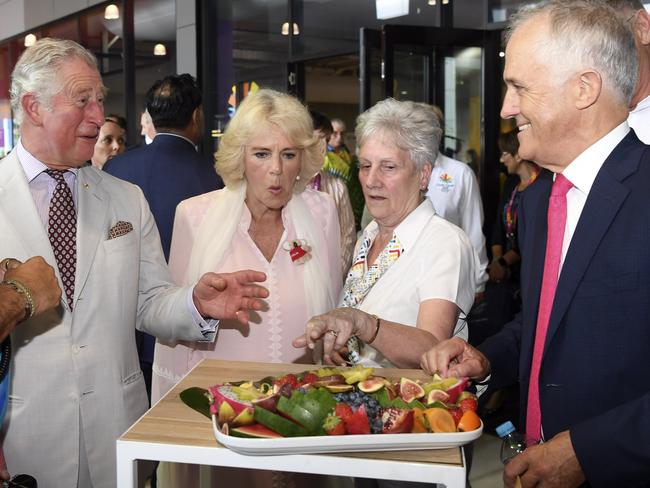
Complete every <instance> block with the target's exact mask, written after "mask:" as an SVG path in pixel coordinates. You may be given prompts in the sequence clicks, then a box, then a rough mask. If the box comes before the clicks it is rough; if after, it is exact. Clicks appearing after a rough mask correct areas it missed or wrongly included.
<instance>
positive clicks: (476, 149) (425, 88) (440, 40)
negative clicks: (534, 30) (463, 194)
mask: <svg viewBox="0 0 650 488" xmlns="http://www.w3.org/2000/svg"><path fill="white" fill-rule="evenodd" d="M360 39H361V43H360V56H359V59H360V67H359V73H360V98H359V100H360V107H359V108H360V110H362V111H363V110H366V109H367V108H369V107H370V106H372V105H373V104H374V103H376V102H377V101H378V100H381V99H383V98H386V97H393V98H395V99H398V100H412V101H416V102H425V103H430V104H435V105H438V106H439V107H440V108H441V109H442V111H443V113H444V115H445V138H444V141H443V143H442V150H443V151H444V152H445V154H447V155H448V156H450V157H453V158H455V159H458V160H461V161H466V162H468V163H471V164H473V165H475V167H476V172H477V176H478V178H479V183H480V186H481V192H482V196H483V202H484V206H485V210H486V223H488V222H491V217H492V216H491V215H490V210H489V209H491V208H493V207H494V208H496V204H497V202H498V198H499V195H498V191H499V190H498V188H499V186H498V171H499V161H498V156H499V153H498V149H497V138H498V134H499V123H500V119H499V105H500V100H501V81H500V79H501V73H502V66H501V61H500V58H499V50H500V49H499V48H500V32H499V31H483V30H473V29H447V28H440V27H424V26H404V25H386V26H384V27H383V28H382V30H381V31H379V30H372V29H361V36H360Z"/></svg>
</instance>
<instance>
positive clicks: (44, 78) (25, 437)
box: [0, 38, 268, 488]
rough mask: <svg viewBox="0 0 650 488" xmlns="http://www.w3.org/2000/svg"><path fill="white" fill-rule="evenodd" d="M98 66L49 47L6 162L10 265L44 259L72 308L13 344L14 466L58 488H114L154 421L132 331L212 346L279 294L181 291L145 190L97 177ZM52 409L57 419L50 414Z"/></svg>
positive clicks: (254, 277) (80, 53)
mask: <svg viewBox="0 0 650 488" xmlns="http://www.w3.org/2000/svg"><path fill="white" fill-rule="evenodd" d="M105 91H106V89H105V87H104V85H103V83H102V80H101V77H100V74H99V71H98V70H97V62H96V59H95V57H94V56H93V55H92V53H90V52H89V51H87V50H86V49H84V48H83V47H81V46H80V45H79V44H77V43H75V42H73V41H69V40H57V39H49V38H43V39H40V40H39V41H37V42H36V43H35V44H34V45H33V46H31V47H29V48H27V49H26V50H25V51H24V52H23V54H22V55H21V57H20V59H19V60H18V62H17V64H16V66H15V68H14V71H13V73H12V85H11V103H12V109H13V112H14V114H15V116H16V118H17V119H18V121H19V123H20V133H21V137H20V139H19V141H18V144H17V146H16V148H15V149H14V150H13V151H12V152H11V153H10V154H9V155H8V156H7V157H5V158H4V159H2V160H1V161H0V185H1V186H2V192H1V193H0V224H1V226H2V228H3V229H7V228H9V229H13V230H14V231H13V232H11V233H10V232H7V233H4V234H3V236H2V239H1V240H0V255H3V256H13V257H15V258H16V259H18V260H25V259H27V257H29V256H32V255H40V256H43V258H44V259H45V260H46V261H47V263H48V264H50V265H51V266H53V267H55V266H56V268H55V269H58V276H57V277H58V281H59V285H60V287H61V289H62V291H63V297H64V300H62V301H61V304H60V305H59V306H58V307H57V308H55V309H53V310H50V311H47V312H44V313H42V314H40V315H38V316H34V317H32V318H31V319H29V320H26V321H25V322H24V323H22V324H21V325H20V327H16V328H15V329H14V331H13V333H12V344H13V347H14V350H15V355H14V360H13V363H12V367H13V373H12V374H13V377H12V384H11V396H10V404H9V408H8V411H7V418H6V419H5V423H4V425H3V433H4V450H5V455H6V460H7V465H8V466H9V469H10V470H13V471H14V472H19V473H20V472H23V473H30V474H31V475H33V476H35V477H36V479H38V480H47V481H46V482H47V483H48V484H49V485H52V486H65V487H75V486H78V487H83V488H85V487H88V486H93V487H95V488H99V487H112V486H115V483H116V479H115V478H116V463H115V440H116V439H117V437H118V436H119V435H121V434H122V433H123V432H124V431H125V430H126V429H127V427H128V426H130V425H131V424H133V422H134V421H135V420H136V419H137V418H139V417H140V416H141V415H142V414H143V413H144V412H145V410H146V409H147V405H148V403H147V397H146V392H145V388H144V380H143V378H142V372H141V371H140V366H139V363H138V357H137V354H136V349H135V341H134V336H133V331H134V329H135V328H136V327H138V328H141V329H144V330H147V331H149V332H151V333H153V334H157V335H161V336H162V337H164V338H166V339H167V340H171V339H172V338H174V337H179V338H184V339H188V340H212V339H213V338H214V336H215V333H216V332H215V331H216V327H217V325H218V324H217V323H216V321H213V320H210V321H206V320H203V319H202V317H218V318H223V319H228V318H234V317H238V318H239V319H240V320H242V321H243V322H246V321H247V320H248V309H252V308H259V307H261V306H262V303H261V302H260V301H259V300H258V299H257V298H258V297H265V296H267V294H268V292H267V291H266V290H265V289H264V288H262V287H260V286H257V285H255V284H254V282H256V281H262V280H264V278H265V277H264V274H263V273H256V272H253V271H249V272H238V273H232V274H222V275H216V274H214V273H208V274H206V275H205V276H202V277H201V278H200V279H199V281H198V283H197V284H196V285H190V286H187V287H185V288H178V287H175V286H173V285H172V284H171V283H170V281H171V278H170V276H169V272H168V269H167V266H166V264H165V260H164V257H163V254H162V249H161V246H160V239H159V237H158V231H157V229H156V225H155V222H154V220H153V217H152V215H151V212H150V211H149V207H148V206H147V203H146V201H145V199H144V197H143V195H142V192H141V191H140V189H139V188H137V187H136V186H135V185H131V184H129V183H126V182H124V181H122V180H118V179H117V178H114V177H112V176H111V175H108V174H106V173H104V172H103V171H98V170H97V169H96V168H93V167H92V166H88V165H86V162H87V161H88V160H89V159H90V157H91V155H92V152H93V148H94V146H95V142H96V140H97V136H98V134H99V128H100V126H101V125H102V124H103V123H104V109H103V102H104V95H105ZM43 398H47V399H48V400H47V402H48V405H52V406H54V407H53V408H50V409H48V411H47V414H46V415H44V414H43Z"/></svg>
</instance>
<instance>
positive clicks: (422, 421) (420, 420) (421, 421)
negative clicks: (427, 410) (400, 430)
mask: <svg viewBox="0 0 650 488" xmlns="http://www.w3.org/2000/svg"><path fill="white" fill-rule="evenodd" d="M427 423H428V422H427V419H426V417H425V416H424V410H422V409H421V408H417V407H416V408H414V409H413V428H412V429H411V432H413V433H414V434H420V433H423V432H429V429H427Z"/></svg>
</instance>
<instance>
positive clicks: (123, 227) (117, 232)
mask: <svg viewBox="0 0 650 488" xmlns="http://www.w3.org/2000/svg"><path fill="white" fill-rule="evenodd" d="M132 230H133V225H131V222H124V221H123V220H120V221H119V222H118V223H117V224H115V225H114V226H113V227H111V230H109V231H108V239H109V240H111V239H115V238H116V237H121V236H123V235H126V234H128V233H129V232H131V231H132Z"/></svg>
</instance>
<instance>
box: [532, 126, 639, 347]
mask: <svg viewBox="0 0 650 488" xmlns="http://www.w3.org/2000/svg"><path fill="white" fill-rule="evenodd" d="M635 142H636V145H635V144H634V143H635ZM642 149H643V146H642V145H641V144H640V143H639V141H638V139H637V138H636V136H635V135H634V133H632V132H630V134H628V136H626V137H625V138H624V139H623V141H621V143H620V144H619V145H618V146H617V147H616V148H615V149H614V151H612V153H611V154H610V155H609V157H608V158H607V159H606V160H605V163H604V164H603V166H602V168H601V169H600V171H599V172H598V175H597V176H596V179H595V180H594V184H593V186H592V187H591V190H590V191H589V196H588V197H587V201H586V202H585V206H584V208H583V210H582V213H581V215H580V219H579V220H578V225H577V227H576V230H575V233H574V235H573V238H572V240H571V244H570V246H569V249H568V251H567V255H566V258H565V260H564V264H563V265H562V270H561V272H560V277H559V280H558V285H557V289H556V291H555V299H554V301H553V310H552V312H551V317H550V320H549V325H548V331H547V333H546V342H545V344H544V350H545V351H546V348H547V347H548V345H549V343H550V341H551V340H552V338H553V335H554V334H555V332H556V331H557V329H558V327H559V325H560V323H561V321H562V318H563V317H564V315H565V313H566V311H567V309H568V307H569V305H570V304H571V301H572V299H573V296H574V294H575V292H576V289H577V288H578V286H579V284H580V281H581V280H582V277H583V276H584V273H585V271H586V270H587V268H588V266H589V264H590V263H591V260H592V258H593V256H594V253H595V252H596V249H597V248H598V246H599V245H600V242H601V241H602V239H603V237H604V236H605V234H606V232H607V229H609V227H610V225H611V224H612V221H613V220H614V218H615V217H616V214H617V213H618V211H619V209H620V207H621V205H623V202H624V201H625V199H626V197H627V195H628V193H629V191H628V189H627V188H626V187H625V186H624V185H623V184H622V183H621V181H622V180H623V179H624V178H626V177H627V176H629V175H630V174H632V173H634V172H635V171H636V170H637V168H638V164H639V158H640V157H641V153H642Z"/></svg>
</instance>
